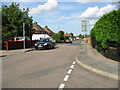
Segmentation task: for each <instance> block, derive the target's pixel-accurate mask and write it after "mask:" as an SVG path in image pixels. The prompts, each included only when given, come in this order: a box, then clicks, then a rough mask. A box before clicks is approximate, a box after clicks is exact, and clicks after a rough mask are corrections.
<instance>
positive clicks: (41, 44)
mask: <svg viewBox="0 0 120 90" xmlns="http://www.w3.org/2000/svg"><path fill="white" fill-rule="evenodd" d="M55 44H56V43H55V40H53V39H52V38H41V39H40V40H39V41H38V42H36V43H35V49H36V50H40V49H51V48H55Z"/></svg>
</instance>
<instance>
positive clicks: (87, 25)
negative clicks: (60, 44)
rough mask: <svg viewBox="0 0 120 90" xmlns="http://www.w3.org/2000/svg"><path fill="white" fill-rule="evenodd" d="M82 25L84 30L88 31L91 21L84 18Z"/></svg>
mask: <svg viewBox="0 0 120 90" xmlns="http://www.w3.org/2000/svg"><path fill="white" fill-rule="evenodd" d="M81 25H82V32H87V31H88V30H89V25H90V23H89V21H87V20H82V21H81Z"/></svg>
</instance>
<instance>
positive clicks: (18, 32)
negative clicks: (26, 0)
mask: <svg viewBox="0 0 120 90" xmlns="http://www.w3.org/2000/svg"><path fill="white" fill-rule="evenodd" d="M28 12H29V9H28V8H27V9H23V10H21V9H20V8H19V4H16V3H12V4H11V5H10V6H6V5H2V36H3V41H5V40H8V39H9V38H11V37H15V36H22V35H23V22H24V23H25V35H26V36H29V37H30V36H31V29H32V21H33V20H32V17H29V16H28Z"/></svg>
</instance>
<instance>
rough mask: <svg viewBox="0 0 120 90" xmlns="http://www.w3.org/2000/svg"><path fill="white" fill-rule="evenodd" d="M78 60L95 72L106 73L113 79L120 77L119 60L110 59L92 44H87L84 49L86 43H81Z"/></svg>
mask: <svg viewBox="0 0 120 90" xmlns="http://www.w3.org/2000/svg"><path fill="white" fill-rule="evenodd" d="M76 62H77V63H78V64H79V65H80V66H82V67H84V68H86V69H88V70H90V71H93V72H95V73H98V74H100V75H104V76H106V77H109V78H113V79H117V80H118V79H120V76H119V73H118V72H119V69H118V64H119V63H118V62H117V61H113V60H111V59H108V58H106V57H104V56H103V55H101V54H100V53H98V52H97V51H96V50H95V49H94V48H92V47H91V45H88V44H87V45H86V48H85V50H84V44H81V45H80V52H79V53H78V55H77V57H76Z"/></svg>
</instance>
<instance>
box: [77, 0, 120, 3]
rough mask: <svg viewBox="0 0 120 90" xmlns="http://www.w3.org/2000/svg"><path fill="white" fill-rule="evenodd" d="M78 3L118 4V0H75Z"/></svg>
mask: <svg viewBox="0 0 120 90" xmlns="http://www.w3.org/2000/svg"><path fill="white" fill-rule="evenodd" d="M75 1H76V2H79V3H91V2H92V3H93V2H119V0H75Z"/></svg>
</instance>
